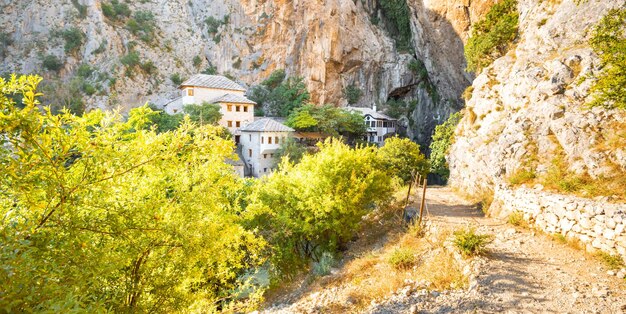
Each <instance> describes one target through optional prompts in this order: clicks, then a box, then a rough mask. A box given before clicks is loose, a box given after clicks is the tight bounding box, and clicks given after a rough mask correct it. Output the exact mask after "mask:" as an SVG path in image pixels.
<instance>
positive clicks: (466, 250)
mask: <svg viewBox="0 0 626 314" xmlns="http://www.w3.org/2000/svg"><path fill="white" fill-rule="evenodd" d="M489 242H491V236H489V235H484V234H477V233H476V230H474V229H473V228H469V229H464V230H457V231H455V232H454V241H453V243H454V246H455V247H456V248H457V249H459V251H461V254H463V256H465V257H468V256H476V255H481V254H484V253H485V246H486V245H487V244H488V243H489Z"/></svg>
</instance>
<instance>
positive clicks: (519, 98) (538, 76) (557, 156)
mask: <svg viewBox="0 0 626 314" xmlns="http://www.w3.org/2000/svg"><path fill="white" fill-rule="evenodd" d="M620 5H623V2H622V1H613V0H599V1H583V2H582V3H580V4H578V5H577V4H576V3H575V2H574V1H572V0H563V1H537V0H520V1H519V7H518V8H519V12H520V36H519V40H518V41H517V43H516V44H515V47H514V48H513V49H511V50H510V51H509V53H508V54H507V55H506V56H504V57H502V58H499V59H497V60H496V61H495V62H494V63H493V64H492V65H491V66H489V67H488V68H486V69H484V70H483V71H482V73H480V75H478V76H477V77H476V79H475V80H474V81H473V84H472V88H473V93H472V94H471V99H469V100H468V101H467V102H466V111H465V115H464V118H463V120H462V121H461V123H460V124H459V126H458V128H457V130H456V142H455V143H454V145H453V146H452V148H451V151H450V155H449V160H448V161H449V164H450V170H451V178H450V180H451V182H452V184H453V185H455V186H458V187H461V188H463V189H464V190H465V191H468V192H470V193H480V192H481V191H482V190H493V189H494V187H496V186H506V185H508V184H509V182H508V180H507V178H509V177H511V176H512V175H513V174H515V173H516V171H519V169H527V170H528V171H532V172H533V173H534V174H536V175H537V176H543V175H546V173H547V172H548V171H549V169H550V167H553V166H554V164H555V163H558V164H560V165H565V168H566V169H565V170H566V171H571V172H572V173H575V174H578V175H583V176H589V177H591V178H593V179H597V180H605V179H607V178H609V179H610V178H614V177H616V176H622V177H623V176H624V171H626V137H625V134H624V130H626V115H625V114H624V112H623V111H619V110H607V109H604V108H598V107H595V108H588V107H587V106H585V103H587V101H588V99H589V88H590V85H591V83H592V82H591V80H586V81H584V82H582V83H581V78H582V77H585V76H588V75H591V74H593V73H595V72H597V71H599V63H598V59H597V56H596V55H595V54H594V53H593V51H592V49H591V48H590V47H589V44H588V40H589V37H590V35H591V33H592V32H591V30H592V29H593V27H594V26H595V25H596V24H597V23H598V22H599V20H600V19H601V18H602V17H603V16H605V15H606V13H607V12H608V10H609V9H611V8H615V7H618V6H620ZM564 30H567V31H564ZM539 188H541V187H539Z"/></svg>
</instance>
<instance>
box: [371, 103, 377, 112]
mask: <svg viewBox="0 0 626 314" xmlns="http://www.w3.org/2000/svg"><path fill="white" fill-rule="evenodd" d="M372 110H374V112H377V111H376V104H374V106H373V107H372Z"/></svg>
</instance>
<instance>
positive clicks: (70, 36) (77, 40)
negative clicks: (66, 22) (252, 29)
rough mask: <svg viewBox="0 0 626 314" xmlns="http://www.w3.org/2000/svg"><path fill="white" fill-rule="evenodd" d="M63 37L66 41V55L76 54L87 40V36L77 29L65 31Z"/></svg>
mask: <svg viewBox="0 0 626 314" xmlns="http://www.w3.org/2000/svg"><path fill="white" fill-rule="evenodd" d="M61 36H63V39H65V46H64V47H63V48H64V49H65V52H66V53H74V52H76V50H77V49H78V48H80V46H82V45H83V41H84V40H85V34H83V32H82V31H81V30H80V29H78V28H76V27H72V28H70V29H66V30H64V31H63V32H62V33H61Z"/></svg>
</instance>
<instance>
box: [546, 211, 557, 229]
mask: <svg viewBox="0 0 626 314" xmlns="http://www.w3.org/2000/svg"><path fill="white" fill-rule="evenodd" d="M546 222H547V223H548V224H549V225H552V226H556V225H557V224H558V223H559V218H558V217H557V216H556V215H555V214H554V213H547V214H546Z"/></svg>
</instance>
